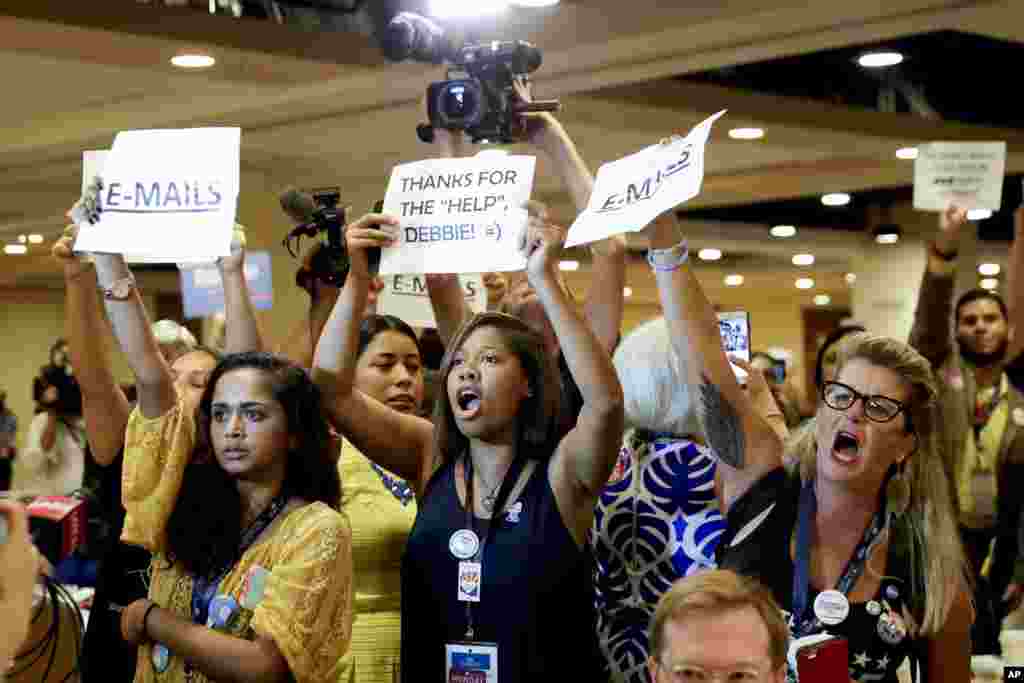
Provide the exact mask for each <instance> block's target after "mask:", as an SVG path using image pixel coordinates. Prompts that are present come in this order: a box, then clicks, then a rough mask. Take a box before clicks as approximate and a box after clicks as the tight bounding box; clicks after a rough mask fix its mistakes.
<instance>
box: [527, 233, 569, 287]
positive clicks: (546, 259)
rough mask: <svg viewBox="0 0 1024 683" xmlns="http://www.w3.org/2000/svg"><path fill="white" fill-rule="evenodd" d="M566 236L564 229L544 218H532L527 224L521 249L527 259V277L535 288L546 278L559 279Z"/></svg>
mask: <svg viewBox="0 0 1024 683" xmlns="http://www.w3.org/2000/svg"><path fill="white" fill-rule="evenodd" d="M565 236H566V231H565V229H564V228H562V227H560V226H558V225H555V224H554V223H550V222H548V221H546V220H544V219H542V218H534V217H531V218H530V220H529V221H528V222H527V224H526V229H525V230H524V231H523V233H522V234H521V235H520V237H519V248H520V250H521V251H522V252H523V255H524V256H525V257H526V276H527V278H529V280H530V284H531V285H533V286H534V287H537V286H538V285H539V284H540V283H541V282H542V281H543V280H544V278H546V277H552V278H557V273H558V257H559V255H560V254H561V253H562V245H563V244H565Z"/></svg>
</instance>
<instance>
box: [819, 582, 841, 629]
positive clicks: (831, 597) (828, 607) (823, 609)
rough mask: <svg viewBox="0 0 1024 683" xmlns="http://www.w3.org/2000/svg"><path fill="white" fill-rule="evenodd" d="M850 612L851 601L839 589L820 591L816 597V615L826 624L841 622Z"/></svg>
mask: <svg viewBox="0 0 1024 683" xmlns="http://www.w3.org/2000/svg"><path fill="white" fill-rule="evenodd" d="M849 613H850V601H849V600H847V599H846V596H845V595H843V594H842V593H840V592H839V591H837V590H828V591H822V592H820V593H818V597H816V598H815V599H814V616H816V617H817V618H818V621H820V622H821V623H823V624H825V625H826V626H835V625H836V624H838V623H841V622H842V621H843V620H844V619H846V616H847V615H848V614H849Z"/></svg>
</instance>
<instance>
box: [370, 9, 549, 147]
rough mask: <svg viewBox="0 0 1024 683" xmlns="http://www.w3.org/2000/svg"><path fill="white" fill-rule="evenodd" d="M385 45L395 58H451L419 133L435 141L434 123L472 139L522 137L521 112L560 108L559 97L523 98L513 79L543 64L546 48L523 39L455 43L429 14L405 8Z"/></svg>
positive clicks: (503, 140) (523, 77)
mask: <svg viewBox="0 0 1024 683" xmlns="http://www.w3.org/2000/svg"><path fill="white" fill-rule="evenodd" d="M382 47H383V49H384V53H385V55H386V56H387V57H388V58H390V59H392V60H394V61H401V60H404V59H412V60H414V61H418V62H427V63H433V64H441V63H447V64H448V65H449V69H448V79H447V80H444V81H439V82H437V83H431V84H430V86H429V87H428V88H427V116H428V118H429V119H430V123H428V124H421V125H419V126H417V128H416V134H417V135H418V136H419V138H420V139H421V140H423V142H432V141H433V139H434V128H446V129H449V130H464V131H466V134H467V135H468V136H469V137H470V138H471V139H472V140H473V142H477V143H482V142H490V143H498V144H510V143H513V142H517V141H518V140H519V138H520V136H519V132H520V131H519V130H518V127H519V121H520V117H521V115H522V114H525V113H528V112H539V111H558V108H559V104H558V102H557V101H556V100H551V101H545V102H524V101H523V100H522V99H520V98H519V96H518V95H517V94H516V91H515V88H514V84H515V83H516V82H517V81H522V82H524V83H525V82H527V81H528V78H529V75H530V74H531V73H533V72H534V71H536V70H537V69H538V68H540V65H541V62H542V61H543V58H542V55H541V51H540V50H539V49H538V48H537V47H536V46H534V45H532V44H531V43H528V42H526V41H524V40H509V41H494V42H490V43H481V44H478V45H467V46H464V47H460V48H456V47H454V46H452V45H451V43H449V42H448V40H447V39H446V38H445V35H444V32H443V30H442V29H441V28H440V27H438V26H437V25H436V24H434V23H433V22H431V21H430V20H429V19H426V18H424V17H421V16H419V15H418V14H413V13H411V12H402V13H400V14H399V15H397V16H396V17H395V18H394V19H392V21H391V23H390V24H389V25H388V29H387V31H386V32H385V35H384V38H383V41H382Z"/></svg>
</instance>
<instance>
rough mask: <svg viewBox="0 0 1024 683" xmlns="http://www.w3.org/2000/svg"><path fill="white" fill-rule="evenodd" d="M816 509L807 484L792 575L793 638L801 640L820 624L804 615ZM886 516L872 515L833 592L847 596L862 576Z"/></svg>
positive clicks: (811, 482)
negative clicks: (836, 591) (812, 527)
mask: <svg viewBox="0 0 1024 683" xmlns="http://www.w3.org/2000/svg"><path fill="white" fill-rule="evenodd" d="M817 509H818V499H817V497H816V496H815V494H814V482H813V481H809V482H807V483H806V484H804V485H803V488H802V489H801V490H800V508H799V514H798V516H797V527H796V567H795V571H794V572H793V637H794V638H800V637H802V636H805V635H807V634H809V633H811V632H813V631H815V630H816V629H818V628H820V627H821V622H820V621H819V620H818V618H817V617H816V616H814V615H813V614H812V615H810V616H808V615H807V602H808V597H809V588H810V580H811V524H812V523H813V521H814V514H815V512H816V511H817ZM884 520H885V516H884V515H883V514H882V511H881V509H879V511H878V512H876V513H875V516H874V518H873V519H872V521H871V524H870V525H868V528H867V529H865V530H864V536H863V537H862V538H861V539H860V542H859V543H858V544H857V547H856V548H854V550H853V556H852V557H851V558H850V559H849V560H848V561H847V563H846V567H845V568H844V569H843V573H842V574H841V575H840V576H839V581H837V582H836V590H838V591H839V592H841V593H842V594H843V595H848V594H849V593H850V590H851V589H852V588H853V586H854V584H855V583H857V579H858V578H860V575H861V574H863V573H864V565H865V564H867V558H868V551H869V550H870V549H871V546H872V545H873V544H874V542H875V539H877V538H878V535H879V534H880V533H882V526H883V522H884Z"/></svg>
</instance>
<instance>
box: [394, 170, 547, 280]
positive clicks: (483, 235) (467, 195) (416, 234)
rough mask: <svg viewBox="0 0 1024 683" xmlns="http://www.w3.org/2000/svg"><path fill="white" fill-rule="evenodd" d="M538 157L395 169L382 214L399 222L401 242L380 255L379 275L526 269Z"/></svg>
mask: <svg viewBox="0 0 1024 683" xmlns="http://www.w3.org/2000/svg"><path fill="white" fill-rule="evenodd" d="M536 162H537V160H536V158H534V157H532V156H522V155H514V156H504V157H500V158H494V157H469V158H466V159H428V160H425V161H416V162H413V163H409V164H401V165H399V166H396V167H395V168H394V170H393V171H392V172H391V182H390V183H389V184H388V190H387V193H386V194H385V195H384V213H388V214H391V215H393V216H397V217H398V218H399V220H400V221H401V228H400V236H399V240H398V243H397V244H396V245H395V246H393V247H388V248H385V249H384V250H383V251H382V253H381V261H380V274H381V275H393V274H396V273H479V272H484V271H493V272H500V271H509V270H522V269H523V268H524V267H525V266H526V261H525V259H524V258H523V256H522V254H521V253H520V251H519V233H520V231H521V230H522V228H523V227H524V226H525V225H526V221H527V214H526V211H525V210H524V209H522V208H521V207H522V205H523V204H525V203H526V201H527V200H528V199H529V198H530V192H531V191H532V189H533V174H534V168H535V166H536Z"/></svg>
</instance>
